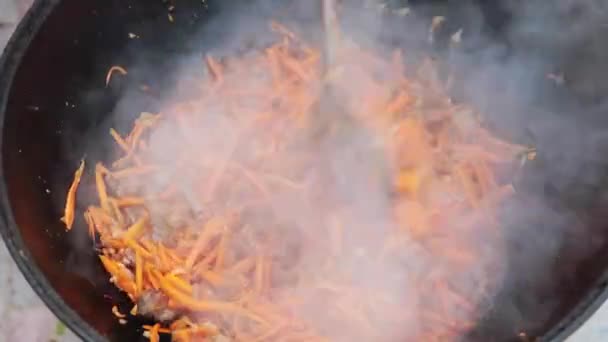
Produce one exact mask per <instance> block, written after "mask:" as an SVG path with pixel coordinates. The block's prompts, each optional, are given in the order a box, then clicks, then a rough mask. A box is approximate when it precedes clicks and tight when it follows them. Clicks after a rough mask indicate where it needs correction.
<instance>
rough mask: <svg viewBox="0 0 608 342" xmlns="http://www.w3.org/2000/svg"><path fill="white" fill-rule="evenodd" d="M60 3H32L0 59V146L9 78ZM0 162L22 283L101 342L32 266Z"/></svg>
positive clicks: (8, 234)
mask: <svg viewBox="0 0 608 342" xmlns="http://www.w3.org/2000/svg"><path fill="white" fill-rule="evenodd" d="M60 1H61V0H35V1H34V3H33V4H32V7H30V9H29V10H28V11H27V13H26V14H25V16H24V18H23V19H22V20H21V22H20V23H19V25H18V26H17V28H16V30H15V32H14V33H13V35H12V36H11V39H10V40H9V42H8V44H7V45H6V47H5V49H4V52H3V54H2V57H1V58H0V144H1V143H2V141H3V132H4V118H5V114H6V104H7V102H8V96H9V93H10V89H11V85H12V82H13V77H14V75H15V73H16V71H17V69H18V68H19V65H20V63H21V59H22V58H23V55H24V54H25V51H26V50H27V48H28V46H29V44H30V42H31V40H32V39H33V38H34V36H35V35H36V34H37V33H38V30H39V29H40V26H41V25H42V23H44V21H45V20H46V18H47V17H48V15H49V14H50V13H51V11H52V10H53V9H54V8H55V6H57V4H59V2H60ZM2 163H3V160H2V158H0V179H1V180H0V235H2V238H3V239H4V243H5V244H6V247H7V248H8V250H9V253H10V254H11V256H12V258H13V260H15V263H16V264H17V266H18V267H19V270H21V273H23V275H24V277H25V279H26V280H27V282H28V283H29V284H30V286H31V287H32V288H33V289H34V291H35V292H36V294H38V296H39V297H40V298H41V299H42V301H44V303H45V304H46V305H47V306H48V307H49V309H50V310H51V311H52V312H53V313H54V314H55V315H56V316H57V317H58V318H59V319H60V320H61V321H62V322H64V323H65V324H66V325H67V326H68V327H69V328H70V329H71V330H72V331H73V332H74V333H76V335H78V336H79V337H80V338H82V339H83V340H85V341H105V340H106V339H104V338H103V337H102V336H101V335H100V334H99V333H98V332H97V331H96V330H95V329H93V328H92V327H91V326H90V325H88V324H87V323H86V322H85V321H84V320H83V319H82V318H80V317H79V316H78V315H77V314H76V313H75V312H74V311H73V310H72V309H71V308H70V307H69V306H68V305H67V304H66V303H65V302H64V301H63V300H62V299H61V297H59V295H58V294H57V292H56V291H55V290H54V289H53V287H52V286H51V285H50V284H49V283H48V281H47V280H46V278H45V276H44V274H42V272H41V271H40V269H39V268H38V267H37V266H36V265H34V264H33V263H32V262H31V260H33V259H32V257H31V256H30V254H29V251H28V250H27V249H26V248H25V246H24V244H23V241H22V240H21V235H20V234H19V229H18V227H17V224H16V223H15V219H14V217H13V213H12V209H11V205H10V203H9V197H8V191H7V187H6V183H5V182H6V179H5V177H4V166H3V165H2Z"/></svg>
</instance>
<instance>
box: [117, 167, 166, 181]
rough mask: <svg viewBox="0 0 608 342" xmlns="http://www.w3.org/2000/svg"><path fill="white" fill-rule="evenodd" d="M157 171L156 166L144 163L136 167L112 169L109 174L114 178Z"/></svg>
mask: <svg viewBox="0 0 608 342" xmlns="http://www.w3.org/2000/svg"><path fill="white" fill-rule="evenodd" d="M155 171H158V166H154V165H144V166H138V167H132V168H127V169H122V170H120V171H114V172H112V173H111V176H112V177H113V178H115V179H122V178H126V177H131V176H142V175H146V174H149V173H152V172H155Z"/></svg>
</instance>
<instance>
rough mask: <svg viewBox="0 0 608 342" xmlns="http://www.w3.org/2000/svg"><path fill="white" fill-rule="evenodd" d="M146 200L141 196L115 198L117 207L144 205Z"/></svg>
mask: <svg viewBox="0 0 608 342" xmlns="http://www.w3.org/2000/svg"><path fill="white" fill-rule="evenodd" d="M145 203H146V201H145V200H144V198H143V197H119V198H116V205H117V206H118V207H134V206H140V205H144V204H145Z"/></svg>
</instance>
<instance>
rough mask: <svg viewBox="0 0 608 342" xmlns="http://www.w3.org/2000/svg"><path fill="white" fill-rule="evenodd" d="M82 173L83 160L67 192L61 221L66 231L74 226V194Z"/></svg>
mask: <svg viewBox="0 0 608 342" xmlns="http://www.w3.org/2000/svg"><path fill="white" fill-rule="evenodd" d="M83 172H84V160H82V161H81V162H80V166H79V167H78V169H77V170H76V172H75V173H74V180H73V181H72V185H70V189H69V190H68V195H67V199H66V201H65V212H64V214H63V217H62V218H61V221H63V223H65V227H66V229H67V230H70V229H72V225H73V224H74V210H75V207H76V192H77V191H78V185H79V184H80V179H81V178H82V174H83Z"/></svg>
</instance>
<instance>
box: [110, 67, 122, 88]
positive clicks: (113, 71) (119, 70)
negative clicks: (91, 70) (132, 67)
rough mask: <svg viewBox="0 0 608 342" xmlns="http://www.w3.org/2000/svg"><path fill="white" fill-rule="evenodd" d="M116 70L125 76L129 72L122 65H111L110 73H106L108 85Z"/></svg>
mask: <svg viewBox="0 0 608 342" xmlns="http://www.w3.org/2000/svg"><path fill="white" fill-rule="evenodd" d="M115 72H117V73H119V74H121V75H123V76H124V75H126V74H127V70H126V69H125V68H123V67H121V66H118V65H115V66H113V67H111V68H110V70H108V73H107V75H106V87H107V86H108V85H110V80H111V79H112V75H113V74H114V73H115Z"/></svg>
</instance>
